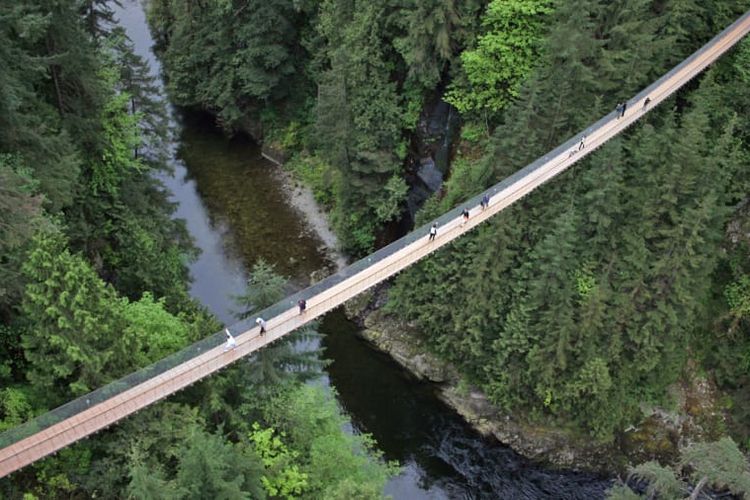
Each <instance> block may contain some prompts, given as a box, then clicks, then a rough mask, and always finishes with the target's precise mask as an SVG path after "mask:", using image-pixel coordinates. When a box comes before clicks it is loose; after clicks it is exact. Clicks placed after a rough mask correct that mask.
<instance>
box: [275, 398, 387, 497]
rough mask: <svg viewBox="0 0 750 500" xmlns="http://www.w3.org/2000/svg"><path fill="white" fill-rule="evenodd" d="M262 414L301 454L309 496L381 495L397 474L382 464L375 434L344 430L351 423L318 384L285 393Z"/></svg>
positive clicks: (300, 462)
mask: <svg viewBox="0 0 750 500" xmlns="http://www.w3.org/2000/svg"><path fill="white" fill-rule="evenodd" d="M264 413H265V418H266V419H267V421H268V422H269V424H270V425H271V426H273V427H274V429H276V430H277V431H278V432H282V433H283V434H284V442H285V444H286V445H287V446H288V447H289V448H290V449H292V450H295V451H296V452H297V453H298V456H297V459H298V463H299V464H300V468H301V471H303V472H305V473H306V474H307V475H308V477H309V480H308V486H307V488H308V496H309V497H310V498H343V495H344V494H345V493H346V492H348V491H361V492H362V493H363V495H365V498H375V497H377V498H380V497H381V492H382V490H383V486H384V485H385V482H386V481H387V479H388V478H389V477H390V476H392V475H394V474H395V473H397V467H396V466H395V464H384V463H382V462H381V460H380V455H379V453H377V452H376V449H375V443H374V442H373V440H372V438H370V437H369V436H367V435H355V434H348V433H343V432H341V429H342V428H344V426H345V425H346V424H347V421H346V419H345V417H344V416H343V415H342V414H341V410H340V409H339V408H338V406H337V404H336V401H335V399H333V396H332V394H330V393H326V392H325V391H324V390H323V389H321V388H320V387H313V386H307V385H305V386H299V387H297V388H295V389H294V390H292V391H289V392H285V393H283V394H281V395H279V397H277V398H276V399H275V400H274V401H272V402H271V404H269V405H268V406H267V407H266V409H265V412H264ZM355 484H356V485H358V486H357V487H354V485H355Z"/></svg>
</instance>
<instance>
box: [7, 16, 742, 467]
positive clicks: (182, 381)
mask: <svg viewBox="0 0 750 500" xmlns="http://www.w3.org/2000/svg"><path fill="white" fill-rule="evenodd" d="M748 31H750V12H748V13H746V14H745V15H744V16H742V17H741V18H740V19H738V20H737V21H736V22H735V23H734V24H732V25H731V26H730V27H728V28H727V29H726V30H724V31H723V32H722V33H721V34H719V35H717V36H716V37H715V38H714V39H713V40H711V41H710V42H709V43H707V44H706V45H705V46H704V47H703V48H701V49H700V50H698V51H697V52H696V53H694V54H693V55H691V56H690V57H689V58H688V59H686V60H685V61H683V62H682V63H681V64H680V65H678V66H677V67H676V68H674V69H673V70H671V71H670V72H669V73H667V74H666V75H665V76H663V77H662V78H660V79H659V80H657V81H656V82H655V83H654V84H652V85H651V86H649V87H648V88H647V89H645V90H643V91H642V92H640V93H639V94H638V95H637V96H635V97H634V98H633V99H632V100H631V101H629V102H628V109H627V111H626V114H625V116H624V117H623V118H621V119H619V120H618V119H616V118H615V114H614V113H610V114H609V115H607V116H606V117H604V118H602V119H601V120H599V121H598V122H597V123H596V124H594V125H592V126H591V127H590V128H588V129H587V130H585V131H582V132H581V134H578V135H577V136H575V137H573V138H571V139H570V140H569V141H567V142H566V143H565V144H563V145H561V146H559V147H558V148H556V149H555V150H553V151H551V152H550V153H548V154H547V155H546V156H545V157H543V158H540V159H539V160H537V161H536V162H534V163H532V164H531V165H529V166H527V167H526V168H524V169H523V170H521V171H519V172H518V173H516V174H514V175H513V176H511V177H510V178H509V179H507V180H506V181H503V182H501V183H500V184H498V185H497V186H495V187H493V188H490V189H489V190H488V191H487V193H488V194H489V195H490V204H489V208H487V209H486V210H481V208H480V207H478V206H477V205H478V199H479V197H481V194H480V195H479V196H478V197H476V198H474V199H473V200H472V202H473V203H472V205H473V206H472V205H468V204H466V205H462V206H470V207H471V216H470V218H469V220H468V222H466V224H465V225H463V226H462V225H461V223H462V222H463V221H462V219H461V217H460V215H458V213H457V210H453V211H452V212H451V213H450V214H451V216H450V217H449V219H448V220H447V221H446V223H444V224H442V225H441V226H440V227H439V228H438V235H437V238H436V239H435V241H432V242H430V241H428V237H427V228H428V226H424V227H422V228H419V229H417V230H416V231H414V232H413V233H411V235H407V236H405V237H404V238H402V240H399V241H397V242H394V243H393V244H391V245H389V247H392V248H394V249H395V250H394V251H392V252H390V253H388V254H387V255H385V256H384V257H379V256H378V255H383V254H382V253H380V252H379V253H376V254H374V255H373V257H371V258H370V259H371V260H372V259H374V260H375V261H374V262H372V264H371V265H367V266H366V267H363V268H362V269H361V270H359V271H358V272H356V273H353V274H351V275H349V276H348V277H345V278H343V279H339V280H333V281H331V286H328V287H327V288H325V289H324V290H322V291H321V292H320V293H317V294H315V295H312V296H309V297H308V298H307V311H306V312H305V313H304V314H303V315H300V314H298V311H297V308H296V307H295V306H294V305H291V304H294V301H292V302H291V303H289V302H288V301H287V304H290V305H289V307H287V308H286V310H284V311H283V312H281V313H280V314H278V315H276V316H274V317H270V318H267V323H268V326H267V333H266V334H265V335H263V336H260V335H259V332H258V328H257V327H254V328H243V330H244V331H239V332H236V334H235V336H236V340H237V347H236V349H234V350H230V351H227V352H225V351H224V346H223V344H222V345H218V346H216V347H213V348H211V349H209V350H207V351H206V352H204V353H203V354H200V355H198V356H195V357H193V358H192V359H190V360H188V361H186V362H184V363H182V364H179V365H177V366H175V367H173V368H171V369H169V370H167V371H164V372H163V373H160V374H159V375H156V376H154V377H153V378H150V379H148V380H145V381H144V382H142V383H140V384H138V385H134V386H133V387H131V388H129V389H127V390H125V391H123V392H120V393H119V394H116V395H114V396H112V397H110V398H108V399H105V400H104V401H102V402H100V403H98V404H94V405H93V406H91V407H90V408H86V409H82V410H81V411H80V412H78V413H76V414H74V415H72V416H70V417H68V418H65V419H63V420H61V421H59V422H57V423H55V424H53V425H50V426H48V427H46V428H43V429H42V430H40V431H38V432H36V433H33V434H31V435H28V437H25V438H23V439H19V440H17V441H16V442H14V443H12V444H9V445H7V446H6V447H4V448H2V449H0V477H4V476H6V475H7V474H10V473H11V472H13V471H15V470H18V469H20V468H21V467H24V466H26V465H28V464H30V463H32V462H34V461H36V460H39V459H40V458H42V457H45V456H47V455H49V454H51V453H54V452H55V451H57V450H59V449H60V448H63V447H64V446H67V445H69V444H71V443H74V442H76V441H78V440H79V439H82V438H84V437H86V436H88V435H90V434H93V433H94V432H97V431H98V430H101V429H103V428H105V427H107V426H110V425H112V424H113V423H115V422H117V421H118V420H120V419H122V418H124V417H127V416H128V415H130V414H132V413H135V412H136V411H138V410H140V409H142V408H144V407H146V406H148V405H150V404H152V403H154V402H156V401H158V400H160V399H163V398H165V397H167V396H169V395H170V394H173V393H175V392H176V391H179V390H180V389H182V388H184V387H186V386H188V385H190V384H192V383H194V382H196V381H198V380H200V379H202V378H204V377H207V376H208V375H210V374H212V373H214V372H215V371H217V370H220V369H222V368H224V367H226V366H227V365H229V364H231V363H233V362H235V361H237V360H238V359H240V358H242V357H244V356H247V355H249V354H251V353H252V352H254V351H256V350H258V349H260V348H262V347H263V346H265V345H267V344H270V343H271V342H273V341H274V340H276V339H278V338H280V337H282V336H284V335H286V334H288V333H290V332H292V331H294V330H295V329H297V328H299V327H301V326H302V325H303V324H305V323H307V322H309V321H311V320H313V319H315V318H317V317H319V316H321V315H322V314H324V313H326V312H328V311H330V310H331V309H333V308H335V307H337V306H339V305H341V304H343V303H344V302H346V301H347V300H349V299H351V298H352V297H354V296H356V295H357V294H359V293H361V292H363V291H365V290H367V289H368V288H370V287H372V286H373V285H375V284H377V283H380V282H382V281H383V280H386V279H387V278H389V277H391V276H393V275H394V274H396V273H398V272H399V271H401V270H403V269H405V268H407V267H408V266H410V265H411V264H413V263H414V262H416V261H418V260H420V259H422V258H423V257H425V256H426V255H428V254H430V253H432V252H434V251H435V250H437V249H438V248H441V247H442V246H444V245H447V244H448V243H450V242H451V241H453V240H454V239H456V238H458V237H459V236H461V235H463V234H464V233H466V232H468V231H471V229H472V228H474V227H475V226H477V225H479V224H481V223H482V222H484V221H486V220H487V219H489V218H490V217H492V216H493V215H495V214H497V213H498V212H500V211H501V210H503V209H504V208H505V207H507V206H508V205H510V204H511V203H514V202H515V201H517V200H519V199H520V198H521V197H523V196H524V195H526V194H528V193H529V192H531V191H532V190H534V189H536V188H537V187H539V186H540V185H542V184H543V183H544V182H546V181H548V180H549V179H551V178H553V177H555V176H556V175H558V174H559V173H561V172H563V171H564V170H565V169H567V168H568V167H570V166H571V165H572V164H573V163H575V162H577V161H579V160H580V159H582V158H583V157H585V156H587V155H589V154H591V152H592V151H594V150H595V149H597V148H598V147H599V146H601V145H602V144H604V143H605V142H606V141H608V140H609V139H611V138H612V137H614V136H615V135H617V134H618V133H620V132H621V131H623V130H624V129H625V128H627V127H628V126H629V125H630V124H632V123H633V122H635V121H636V120H638V119H639V118H640V117H641V116H643V115H644V114H645V113H647V112H648V111H650V110H651V109H653V108H654V107H655V106H657V105H658V104H659V103H660V102H662V101H663V100H664V99H666V98H668V97H669V96H670V95H671V94H673V93H674V92H675V91H676V90H677V89H679V88H680V87H681V86H682V85H684V84H685V83H686V82H687V81H689V80H690V79H691V78H693V77H694V76H696V75H697V74H699V73H700V72H701V71H703V70H704V69H705V68H706V67H707V66H708V65H709V64H711V63H712V62H714V61H715V60H716V59H718V58H719V57H720V56H721V55H722V54H724V52H726V51H727V50H728V49H729V48H731V47H732V46H733V45H735V44H736V43H737V42H738V41H739V40H741V39H742V37H743V36H745V34H747V33H748ZM647 97H648V98H650V100H651V101H650V104H649V106H648V108H647V109H645V110H644V109H643V102H644V100H645V99H646V98H647ZM583 134H585V135H586V136H587V137H586V147H585V148H584V149H583V150H582V151H580V152H575V153H571V151H573V150H574V149H577V144H578V141H579V140H580V137H581V136H582V135H583ZM415 236H419V237H417V238H416V239H415ZM410 240H413V241H411V242H409V241H410ZM401 245H403V246H401ZM399 246H401V248H399ZM367 259H368V258H365V259H364V261H365V262H366V261H367ZM360 264H362V262H361V261H360ZM355 265H357V264H355ZM343 273H344V275H346V270H344V271H343ZM87 401H88V400H87ZM40 427H44V425H43V424H40ZM29 434H30V433H29Z"/></svg>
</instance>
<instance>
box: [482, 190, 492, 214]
mask: <svg viewBox="0 0 750 500" xmlns="http://www.w3.org/2000/svg"><path fill="white" fill-rule="evenodd" d="M481 205H482V210H486V209H487V207H489V206H490V195H488V194H487V193H485V194H484V196H482V203H481Z"/></svg>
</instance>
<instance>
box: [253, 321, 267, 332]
mask: <svg viewBox="0 0 750 500" xmlns="http://www.w3.org/2000/svg"><path fill="white" fill-rule="evenodd" d="M255 324H257V325H258V326H259V327H260V334H261V335H263V334H264V333H266V320H264V319H263V318H258V319H256V320H255Z"/></svg>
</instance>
